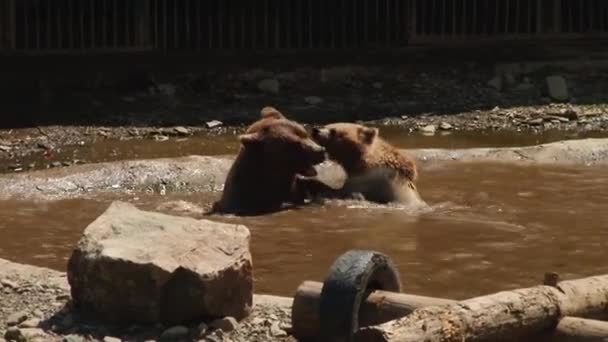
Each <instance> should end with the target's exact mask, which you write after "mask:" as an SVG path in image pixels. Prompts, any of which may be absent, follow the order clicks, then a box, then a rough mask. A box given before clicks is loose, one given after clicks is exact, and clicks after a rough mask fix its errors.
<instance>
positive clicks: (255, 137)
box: [239, 132, 262, 146]
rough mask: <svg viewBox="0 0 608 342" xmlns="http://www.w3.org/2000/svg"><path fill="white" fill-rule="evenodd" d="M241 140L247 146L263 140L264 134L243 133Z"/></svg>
mask: <svg viewBox="0 0 608 342" xmlns="http://www.w3.org/2000/svg"><path fill="white" fill-rule="evenodd" d="M239 141H240V142H241V144H243V145H245V146H247V145H253V144H257V143H259V142H261V141H262V135H261V134H260V133H259V132H255V133H246V134H241V135H239Z"/></svg>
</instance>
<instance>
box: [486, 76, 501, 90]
mask: <svg viewBox="0 0 608 342" xmlns="http://www.w3.org/2000/svg"><path fill="white" fill-rule="evenodd" d="M488 86H490V87H492V88H494V89H495V90H497V91H501V90H502V77H500V76H496V77H494V78H492V79H491V80H489V81H488Z"/></svg>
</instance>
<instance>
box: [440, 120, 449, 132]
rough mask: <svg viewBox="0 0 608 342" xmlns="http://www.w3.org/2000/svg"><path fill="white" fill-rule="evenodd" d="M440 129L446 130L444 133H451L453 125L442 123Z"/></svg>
mask: <svg viewBox="0 0 608 342" xmlns="http://www.w3.org/2000/svg"><path fill="white" fill-rule="evenodd" d="M439 128H440V129H442V130H444V131H449V130H451V129H452V125H451V124H449V123H447V122H442V123H440V124H439Z"/></svg>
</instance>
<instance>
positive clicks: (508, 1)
mask: <svg viewBox="0 0 608 342" xmlns="http://www.w3.org/2000/svg"><path fill="white" fill-rule="evenodd" d="M510 12H511V0H505V32H504V33H505V34H509V19H510V18H511V13H510Z"/></svg>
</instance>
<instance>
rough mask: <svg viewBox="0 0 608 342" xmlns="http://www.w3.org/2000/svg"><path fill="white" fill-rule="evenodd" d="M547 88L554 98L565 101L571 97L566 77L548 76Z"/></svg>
mask: <svg viewBox="0 0 608 342" xmlns="http://www.w3.org/2000/svg"><path fill="white" fill-rule="evenodd" d="M547 90H548V92H549V96H550V97H551V98H552V99H553V100H556V101H560V102H565V101H568V99H570V94H569V93H568V85H567V84H566V79H564V78H563V77H562V76H549V77H547Z"/></svg>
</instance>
